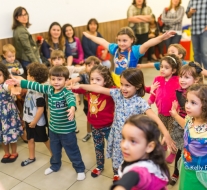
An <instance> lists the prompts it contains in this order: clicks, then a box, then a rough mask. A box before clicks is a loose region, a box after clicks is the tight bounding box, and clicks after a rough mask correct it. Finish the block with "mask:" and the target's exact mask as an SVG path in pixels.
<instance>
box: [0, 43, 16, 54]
mask: <svg viewBox="0 0 207 190" xmlns="http://www.w3.org/2000/svg"><path fill="white" fill-rule="evenodd" d="M9 51H10V52H12V53H16V50H15V48H14V46H13V45H11V44H6V45H4V46H3V48H2V53H3V54H5V53H7V52H9Z"/></svg>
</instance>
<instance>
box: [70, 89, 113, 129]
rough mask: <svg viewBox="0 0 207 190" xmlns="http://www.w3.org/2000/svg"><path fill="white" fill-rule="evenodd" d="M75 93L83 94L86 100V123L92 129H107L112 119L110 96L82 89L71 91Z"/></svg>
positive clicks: (111, 100)
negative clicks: (91, 126)
mask: <svg viewBox="0 0 207 190" xmlns="http://www.w3.org/2000/svg"><path fill="white" fill-rule="evenodd" d="M73 92H75V93H79V94H85V95H86V96H87V98H88V115H87V119H88V122H89V123H90V124H91V125H93V127H94V128H96V129H100V128H103V127H109V126H111V125H112V123H113V118H114V101H113V99H112V97H111V96H108V95H105V94H99V93H95V92H87V91H85V90H83V89H78V90H73Z"/></svg>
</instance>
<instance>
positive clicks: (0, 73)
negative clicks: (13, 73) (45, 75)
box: [0, 71, 4, 84]
mask: <svg viewBox="0 0 207 190" xmlns="http://www.w3.org/2000/svg"><path fill="white" fill-rule="evenodd" d="M2 83H4V75H3V73H2V71H0V84H2Z"/></svg>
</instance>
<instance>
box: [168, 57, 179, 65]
mask: <svg viewBox="0 0 207 190" xmlns="http://www.w3.org/2000/svg"><path fill="white" fill-rule="evenodd" d="M165 57H169V58H171V59H172V60H173V61H174V62H175V64H176V65H177V62H176V60H175V59H174V58H173V57H171V56H169V55H167V56H165Z"/></svg>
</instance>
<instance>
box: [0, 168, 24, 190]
mask: <svg viewBox="0 0 207 190" xmlns="http://www.w3.org/2000/svg"><path fill="white" fill-rule="evenodd" d="M18 183H20V181H19V180H17V179H15V178H13V177H11V176H9V175H7V174H5V173H2V172H0V184H1V185H2V187H3V188H4V189H5V190H7V189H11V188H12V187H14V186H15V185H17V184H18ZM0 189H1V187H0Z"/></svg>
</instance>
